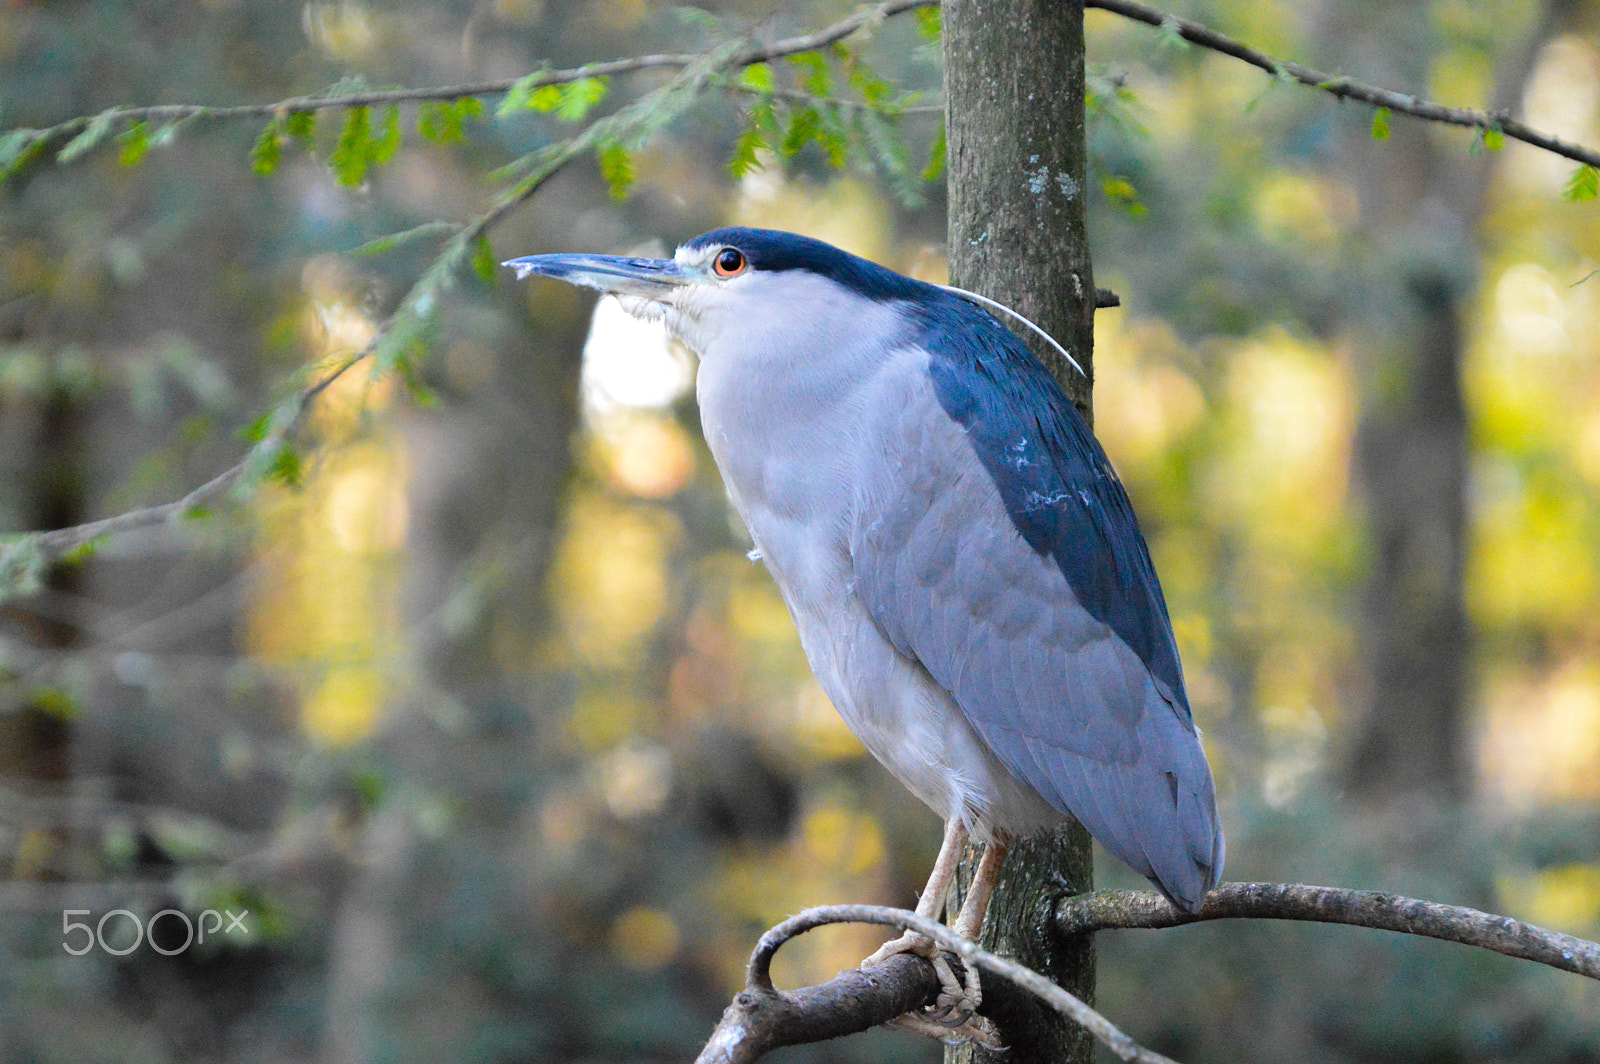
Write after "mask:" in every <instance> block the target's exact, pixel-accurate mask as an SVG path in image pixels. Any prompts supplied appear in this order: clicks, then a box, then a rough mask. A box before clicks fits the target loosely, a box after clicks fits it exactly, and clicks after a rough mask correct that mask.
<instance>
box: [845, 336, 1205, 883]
mask: <svg viewBox="0 0 1600 1064" xmlns="http://www.w3.org/2000/svg"><path fill="white" fill-rule="evenodd" d="M1034 365H1037V363H1034ZM935 368H937V365H936V367H935ZM1039 373H1041V374H1042V373H1043V370H1042V369H1040V370H1039ZM1045 379H1046V381H1048V377H1046V378H1045ZM1049 383H1050V386H1051V387H1052V388H1053V382H1049ZM958 385H959V386H960V387H962V388H966V389H967V390H968V391H972V390H977V389H982V388H984V387H985V384H984V382H983V380H980V379H975V378H971V377H970V376H969V377H964V378H962V379H961V380H960V381H958ZM1034 386H1037V382H1034ZM938 387H939V386H936V387H935V388H932V389H930V388H920V389H919V388H918V387H917V385H916V383H915V382H912V384H911V386H910V388H909V391H910V392H911V394H916V395H919V398H918V399H917V400H916V401H913V402H911V403H909V404H908V405H907V407H906V408H905V409H903V410H901V411H898V412H896V416H897V417H898V418H899V419H901V420H900V423H899V425H898V426H895V427H892V428H891V429H890V431H889V437H890V438H893V439H896V440H898V441H899V442H900V443H901V444H903V445H904V446H905V447H906V450H905V452H904V453H903V454H900V455H894V454H889V455H886V456H885V463H884V464H885V468H884V469H883V470H880V471H876V472H877V473H879V474H881V475H878V476H876V477H875V480H874V488H873V490H872V491H871V492H870V493H869V497H868V499H867V502H866V505H865V506H864V507H863V509H862V510H861V511H860V513H859V516H858V519H857V522H856V525H855V527H854V528H852V529H851V532H850V536H851V539H850V545H851V553H852V559H853V562H854V567H855V575H856V591H857V594H858V595H859V596H860V597H861V599H862V601H863V603H864V604H865V605H866V607H867V609H868V611H869V613H870V614H871V615H872V617H873V619H874V621H875V622H876V623H877V624H878V626H879V627H880V629H881V630H882V631H883V632H884V634H885V635H886V636H887V638H888V639H889V640H890V641H891V642H892V643H893V644H894V645H895V647H896V648H897V649H899V650H900V652H901V653H903V654H906V655H908V656H910V657H913V658H915V659H916V660H918V661H919V662H921V663H922V665H923V667H924V668H926V669H927V670H928V672H929V674H930V675H932V676H933V677H934V679H935V680H937V681H938V682H939V684H940V685H941V686H943V687H944V688H945V689H946V690H948V691H950V692H951V694H952V695H953V696H954V697H955V700H956V702H957V703H958V704H959V705H960V707H961V709H962V712H963V713H964V714H965V715H966V717H967V719H968V720H969V721H970V722H971V724H972V726H973V727H974V729H975V730H976V731H977V732H978V734H979V735H980V736H981V737H982V738H983V740H984V742H985V743H987V744H988V745H989V747H990V748H991V749H992V750H993V751H994V753H995V755H996V756H997V757H998V758H999V760H1000V761H1001V763H1002V764H1003V765H1004V766H1005V767H1006V769H1007V770H1008V771H1010V772H1011V773H1012V774H1013V775H1015V776H1016V777H1017V778H1019V779H1020V780H1022V781H1023V782H1025V783H1026V784H1028V785H1029V786H1031V787H1032V788H1034V789H1035V790H1036V791H1038V792H1039V794H1040V795H1041V796H1042V797H1043V798H1044V799H1045V800H1047V801H1048V802H1049V803H1050V804H1051V805H1052V806H1054V807H1055V808H1056V809H1058V810H1061V811H1062V812H1066V813H1070V814H1072V815H1073V816H1075V817H1076V818H1077V819H1078V820H1079V821H1080V822H1082V823H1083V825H1084V826H1085V827H1086V828H1088V830H1089V832H1090V833H1091V834H1092V835H1094V837H1095V838H1097V839H1098V840H1099V841H1100V842H1101V844H1102V845H1104V846H1105V847H1106V848H1107V849H1109V850H1110V851H1111V852H1112V853H1114V854H1116V855H1117V856H1118V857H1120V858H1121V859H1122V860H1124V861H1126V862H1127V863H1128V864H1129V865H1130V866H1131V867H1133V868H1134V869H1135V870H1137V871H1139V872H1141V873H1142V874H1144V875H1145V876H1147V877H1149V878H1150V879H1151V880H1152V881H1154V882H1155V883H1156V885H1157V886H1159V887H1160V888H1161V889H1162V890H1163V891H1164V892H1165V893H1166V894H1167V895H1168V896H1170V897H1171V898H1172V899H1173V900H1174V901H1175V902H1177V903H1178V904H1180V905H1183V906H1185V907H1186V908H1193V907H1195V906H1196V905H1198V903H1199V900H1200V899H1201V897H1203V896H1204V894H1205V892H1206V891H1207V890H1209V889H1210V888H1211V887H1212V886H1213V885H1215V883H1216V880H1217V877H1218V875H1219V874H1220V872H1221V864H1222V856H1223V844H1222V835H1221V831H1220V828H1219V826H1218V822H1217V816H1216V808H1215V798H1214V794H1213V787H1212V781H1211V772H1210V768H1209V766H1208V765H1207V763H1206V759H1205V754H1204V752H1203V750H1202V749H1201V746H1200V742H1199V738H1198V736H1197V735H1196V733H1195V729H1194V725H1193V723H1192V721H1191V719H1190V716H1189V710H1188V706H1187V703H1186V701H1185V696H1184V692H1183V681H1182V676H1181V673H1179V672H1178V671H1177V668H1178V666H1177V655H1176V649H1175V646H1174V645H1173V643H1172V635H1171V626H1170V623H1169V622H1168V619H1167V614H1166V608H1165V604H1164V603H1163V602H1162V601H1161V597H1160V590H1159V587H1158V586H1155V574H1154V571H1153V569H1152V568H1151V567H1150V564H1149V558H1148V553H1147V552H1146V550H1145V547H1144V542H1143V539H1142V537H1140V535H1139V531H1138V527H1137V525H1136V523H1135V522H1134V519H1133V513H1132V509H1131V507H1129V506H1128V504H1127V500H1126V496H1125V494H1124V493H1123V491H1122V488H1121V485H1120V484H1119V483H1118V482H1117V481H1116V479H1115V476H1114V474H1111V471H1110V466H1109V464H1108V463H1106V461H1105V459H1104V455H1103V454H1101V453H1100V451H1099V448H1098V445H1097V444H1094V442H1093V438H1092V436H1090V435H1089V434H1088V430H1087V427H1086V426H1082V425H1081V421H1080V422H1079V423H1078V427H1081V437H1079V438H1074V437H1075V433H1074V432H1073V431H1072V430H1073V429H1074V428H1075V426H1073V425H1071V424H1069V423H1066V422H1064V421H1062V420H1061V419H1064V418H1076V414H1075V412H1072V411H1071V408H1070V405H1066V400H1065V398H1064V397H1061V396H1060V392H1059V389H1056V390H1055V396H1056V397H1059V403H1060V404H1062V405H1065V406H1066V409H1065V410H1062V409H1060V407H1056V408H1055V409H1054V410H1052V409H1050V407H1051V406H1054V405H1055V404H1054V403H1050V402H1049V397H1048V395H1047V396H1046V398H1045V402H1046V407H1045V408H1044V409H1043V410H1042V411H1039V410H1037V409H1036V410H1035V413H1037V414H1039V415H1040V416H1038V417H1034V416H1025V415H1024V413H1023V412H1022V409H1021V408H1019V407H1018V406H1017V401H1013V400H1012V399H1008V398H1006V397H1004V396H1001V397H999V399H997V398H996V396H995V395H986V394H983V393H982V392H981V391H980V394H979V396H978V399H979V400H986V401H989V404H990V406H991V407H995V406H996V405H997V404H998V408H999V410H1000V413H999V414H996V413H995V410H993V409H990V410H988V416H987V417H985V416H984V415H985V410H984V409H983V403H982V402H979V403H978V405H977V407H973V408H969V407H963V406H962V405H961V404H960V403H959V402H954V403H952V402H951V401H950V400H949V399H948V398H947V396H946V395H944V394H936V393H937V391H938ZM942 387H944V388H946V389H947V390H948V388H950V387H951V385H950V384H949V383H948V382H945V383H944V384H943V385H942ZM1037 399H1038V397H1037V396H1023V397H1022V398H1021V400H1020V401H1022V402H1027V401H1030V400H1037ZM1002 400H1003V402H1002ZM951 407H954V408H955V410H954V413H952V411H951V409H949V408H951ZM972 410H976V413H972V416H970V417H966V418H963V417H962V416H961V415H962V413H963V411H967V412H969V413H971V412H972ZM1041 417H1042V419H1043V420H1041ZM1052 417H1053V418H1055V419H1056V421H1054V422H1052V421H1051V420H1050V419H1051V418H1052ZM1085 439H1086V440H1087V443H1085ZM1006 456H1010V457H1011V458H1015V459H1019V460H1021V467H1022V473H1023V480H1022V481H1021V482H1018V481H1017V478H1016V476H1015V475H1013V476H1012V477H1011V479H1012V481H1013V482H1012V483H1007V478H1006V474H1005V473H1004V472H1003V471H1002V472H1000V473H999V474H997V473H996V471H995V468H994V467H996V466H1000V467H1001V469H1002V470H1005V469H1009V470H1011V472H1012V473H1013V474H1015V473H1016V472H1017V468H1016V466H1017V463H1015V462H1007V461H1006V460H1005V459H1006ZM1041 528H1043V529H1044V531H1043V532H1042V533H1041V531H1040V529H1041ZM1030 540H1032V542H1030ZM1151 647H1156V648H1157V649H1156V650H1155V651H1152V650H1150V649H1149V648H1151ZM1136 648H1139V649H1136ZM1140 649H1143V650H1144V651H1145V652H1144V653H1143V654H1141V653H1140ZM1152 661H1153V662H1154V664H1155V665H1156V667H1157V668H1158V669H1159V670H1160V672H1162V673H1164V674H1165V675H1157V673H1156V672H1154V671H1152ZM997 826H999V827H1002V828H1003V827H1006V825H1005V824H1003V823H1002V824H999V825H997Z"/></svg>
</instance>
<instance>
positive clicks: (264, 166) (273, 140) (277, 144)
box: [250, 119, 283, 177]
mask: <svg viewBox="0 0 1600 1064" xmlns="http://www.w3.org/2000/svg"><path fill="white" fill-rule="evenodd" d="M278 128H279V126H278V120H277V119H273V120H272V121H271V122H268V123H267V128H266V129H263V130H262V131H261V136H259V137H257V138H256V142H255V145H254V146H253V147H251V149H250V169H251V170H253V171H254V172H255V173H257V174H259V175H261V176H262V177H266V176H267V175H269V174H271V173H272V172H273V171H274V170H276V169H277V168H278V164H279V163H280V162H282V161H283V142H282V141H281V140H280V139H279V136H278Z"/></svg>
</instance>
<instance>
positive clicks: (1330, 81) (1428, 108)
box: [1084, 0, 1600, 167]
mask: <svg viewBox="0 0 1600 1064" xmlns="http://www.w3.org/2000/svg"><path fill="white" fill-rule="evenodd" d="M1084 6H1085V7H1091V8H1099V9H1100V10H1102V11H1110V12H1111V13H1113V14H1117V15H1121V16H1122V17H1123V18H1129V19H1133V20H1134V21H1135V22H1143V23H1145V24H1146V25H1150V26H1157V27H1160V28H1162V29H1167V30H1171V31H1172V32H1174V33H1176V34H1177V35H1178V36H1179V37H1181V38H1183V39H1184V40H1186V41H1189V42H1190V43H1191V44H1198V45H1200V46H1201V47H1202V48H1209V49H1210V50H1212V51H1213V52H1221V53H1222V54H1223V55H1228V56H1232V57H1233V58H1235V59H1237V60H1239V61H1241V62H1244V63H1249V64H1250V65H1251V66H1254V67H1259V68H1261V69H1262V70H1265V71H1266V72H1267V73H1268V74H1271V75H1272V76H1273V77H1275V78H1277V77H1283V78H1290V79H1292V80H1294V81H1298V82H1300V84H1302V85H1309V86H1310V87H1311V88H1314V89H1319V90H1321V91H1323V92H1326V93H1329V94H1330V95H1332V96H1335V97H1337V98H1339V99H1341V100H1344V99H1350V100H1360V101H1361V102H1363V103H1369V104H1371V105H1372V106H1374V107H1382V108H1385V109H1386V110H1389V111H1393V112H1395V113H1397V114H1408V115H1413V116H1415V117H1417V118H1425V119H1427V120H1428V121H1430V122H1441V123H1444V124H1445V125H1452V126H1466V127H1468V128H1471V129H1481V130H1484V131H1486V132H1488V131H1494V132H1499V133H1501V134H1504V135H1505V136H1507V137H1511V138H1512V139H1513V140H1520V141H1522V142H1523V143H1525V144H1531V145H1533V146H1534V147H1536V148H1543V149H1544V150H1545V151H1548V152H1552V153H1554V154H1556V155H1560V156H1563V157H1565V158H1568V159H1571V160H1573V161H1574V162H1579V163H1584V164H1585V165H1588V166H1596V167H1600V151H1596V150H1595V149H1593V148H1589V147H1586V146H1584V145H1582V144H1573V143H1571V142H1569V141H1564V140H1562V139H1561V138H1559V137H1553V136H1551V135H1550V134H1548V133H1541V132H1540V131H1539V130H1537V129H1534V128H1533V127H1531V126H1529V125H1527V124H1525V123H1523V122H1520V121H1518V120H1517V119H1515V118H1513V117H1511V114H1510V113H1509V112H1506V111H1499V112H1492V113H1491V112H1489V111H1479V110H1476V109H1473V108H1467V107H1446V106H1444V105H1443V104H1438V103H1434V102H1433V101H1431V100H1424V99H1422V98H1421V97H1418V96H1413V95H1410V94H1408V93H1403V92H1395V91H1393V90H1392V89H1383V88H1379V87H1377V86H1376V85H1368V84H1366V83H1364V82H1360V81H1356V80H1355V79H1354V78H1348V77H1345V76H1343V75H1340V74H1328V73H1325V72H1323V71H1321V70H1315V69H1313V68H1311V67H1308V66H1304V65H1302V64H1300V63H1294V62H1289V61H1287V60H1282V59H1274V58H1272V57H1271V56H1269V55H1266V54H1265V53H1263V52H1258V51H1256V50H1255V49H1254V48H1251V47H1249V46H1247V45H1244V44H1241V43H1240V42H1238V41H1236V40H1234V39H1233V38H1232V37H1228V36H1226V35H1224V34H1221V33H1218V32H1216V31H1215V30H1212V29H1208V28H1207V27H1205V26H1202V25H1201V24H1200V23H1198V22H1192V21H1190V20H1189V19H1186V18H1180V17H1178V16H1177V15H1169V14H1166V13H1165V12H1161V11H1157V10H1156V9H1155V8H1152V7H1146V6H1145V5H1143V4H1139V3H1134V2H1133V0H1085V3H1084Z"/></svg>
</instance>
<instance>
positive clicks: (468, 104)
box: [417, 96, 484, 144]
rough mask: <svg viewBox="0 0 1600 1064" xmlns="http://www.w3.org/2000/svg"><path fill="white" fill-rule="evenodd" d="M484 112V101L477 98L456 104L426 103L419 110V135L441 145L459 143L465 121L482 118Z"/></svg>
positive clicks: (472, 97) (463, 98)
mask: <svg viewBox="0 0 1600 1064" xmlns="http://www.w3.org/2000/svg"><path fill="white" fill-rule="evenodd" d="M483 110H484V108H483V101H482V100H480V99H478V98H477V97H476V96H464V97H462V98H461V99H459V100H456V101H455V102H454V103H446V102H441V101H430V102H428V103H424V104H422V105H421V106H420V107H419V108H417V133H418V135H419V136H422V137H426V138H427V139H428V140H432V141H437V142H439V143H441V144H449V143H453V142H455V141H459V140H461V139H462V126H463V124H464V123H465V121H466V120H467V119H468V118H477V117H480V116H481V115H482V114H483Z"/></svg>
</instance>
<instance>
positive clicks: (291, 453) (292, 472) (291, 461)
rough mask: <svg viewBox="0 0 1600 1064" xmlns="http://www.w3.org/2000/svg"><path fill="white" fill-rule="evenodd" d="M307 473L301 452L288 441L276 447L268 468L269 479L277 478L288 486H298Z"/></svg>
mask: <svg viewBox="0 0 1600 1064" xmlns="http://www.w3.org/2000/svg"><path fill="white" fill-rule="evenodd" d="M304 474H305V465H304V463H302V462H301V461H300V452H298V451H296V450H295V449H294V448H293V447H291V446H290V445H289V444H288V443H282V444H280V445H279V446H278V447H277V448H275V453H274V454H273V456H272V461H271V463H270V464H268V466H267V468H266V476H267V479H268V480H276V481H277V482H278V483H280V484H283V485H284V486H286V487H290V488H298V487H299V486H300V483H301V480H302V478H303V476H304Z"/></svg>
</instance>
